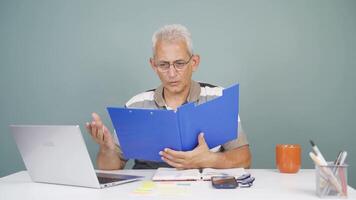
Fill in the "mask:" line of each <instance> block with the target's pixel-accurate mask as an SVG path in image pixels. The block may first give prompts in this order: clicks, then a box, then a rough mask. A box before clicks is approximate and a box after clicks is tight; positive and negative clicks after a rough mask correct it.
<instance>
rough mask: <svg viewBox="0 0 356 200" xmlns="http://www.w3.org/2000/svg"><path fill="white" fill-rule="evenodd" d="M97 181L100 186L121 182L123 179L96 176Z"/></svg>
mask: <svg viewBox="0 0 356 200" xmlns="http://www.w3.org/2000/svg"><path fill="white" fill-rule="evenodd" d="M98 180H99V183H100V184H105V183H112V182H117V181H121V180H123V179H121V178H110V177H102V176H98Z"/></svg>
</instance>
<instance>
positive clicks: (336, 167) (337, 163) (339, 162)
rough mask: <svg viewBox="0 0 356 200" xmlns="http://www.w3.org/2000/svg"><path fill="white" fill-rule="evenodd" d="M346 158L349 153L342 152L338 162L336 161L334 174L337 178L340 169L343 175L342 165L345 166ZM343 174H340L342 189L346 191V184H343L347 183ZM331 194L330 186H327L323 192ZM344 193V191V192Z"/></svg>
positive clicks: (337, 159)
mask: <svg viewBox="0 0 356 200" xmlns="http://www.w3.org/2000/svg"><path fill="white" fill-rule="evenodd" d="M346 156H347V152H346V151H340V153H339V155H338V156H337V158H336V160H335V161H334V166H333V170H332V172H333V174H334V175H335V177H338V169H339V171H341V172H342V173H343V170H342V167H341V165H343V164H344V162H345V160H346ZM342 176H343V174H340V178H341V187H342V189H343V190H344V184H343V182H345V181H344V180H343V179H342ZM329 192H330V186H329V185H328V186H326V187H325V188H324V190H323V194H327V193H329ZM343 192H344V191H343Z"/></svg>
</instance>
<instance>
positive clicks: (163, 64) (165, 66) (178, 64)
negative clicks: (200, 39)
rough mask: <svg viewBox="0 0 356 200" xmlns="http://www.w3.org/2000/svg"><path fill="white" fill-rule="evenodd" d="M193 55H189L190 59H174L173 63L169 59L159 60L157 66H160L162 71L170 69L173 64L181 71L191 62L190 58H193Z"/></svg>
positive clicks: (159, 68)
mask: <svg viewBox="0 0 356 200" xmlns="http://www.w3.org/2000/svg"><path fill="white" fill-rule="evenodd" d="M192 57H193V55H191V56H190V57H189V60H188V61H185V60H176V61H173V63H172V64H171V63H170V62H168V61H159V62H157V63H156V67H157V68H158V70H159V71H161V72H167V71H168V70H169V68H171V65H173V67H174V68H175V69H176V70H177V71H181V70H183V69H184V68H185V67H186V66H187V64H188V63H189V62H190V60H191V59H192Z"/></svg>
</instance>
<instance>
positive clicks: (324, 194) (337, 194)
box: [315, 162, 348, 198]
mask: <svg viewBox="0 0 356 200" xmlns="http://www.w3.org/2000/svg"><path fill="white" fill-rule="evenodd" d="M347 167H348V165H335V164H334V163H332V162H330V163H328V165H326V166H325V165H324V166H319V165H315V172H316V193H317V195H318V196H319V197H320V198H347Z"/></svg>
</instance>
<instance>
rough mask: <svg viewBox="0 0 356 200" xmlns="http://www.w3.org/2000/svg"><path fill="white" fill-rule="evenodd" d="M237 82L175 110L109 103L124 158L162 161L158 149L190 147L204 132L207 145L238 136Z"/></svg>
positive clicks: (217, 143) (195, 144) (218, 143)
mask: <svg viewBox="0 0 356 200" xmlns="http://www.w3.org/2000/svg"><path fill="white" fill-rule="evenodd" d="M238 104H239V85H238V84H236V85H234V86H231V87H230V88H227V89H224V90H223V95H222V96H220V97H217V98H215V99H213V100H210V101H208V102H206V103H203V104H200V105H195V104H194V103H187V104H184V105H182V106H180V107H179V108H178V109H177V111H174V110H153V109H138V108H115V107H108V108H107V110H108V112H109V115H110V118H111V121H112V123H113V125H114V128H115V132H116V134H117V137H118V138H119V141H120V145H121V148H122V150H123V153H124V157H125V158H126V159H142V160H152V161H162V160H161V157H160V155H159V151H162V150H163V149H164V148H171V149H173V150H177V151H189V150H192V149H194V148H195V147H196V146H197V144H198V135H199V133H200V132H204V137H205V141H206V142H207V144H208V146H209V148H213V147H216V146H218V145H221V144H224V143H226V142H228V141H230V140H233V139H236V138H237V128H238V127H237V126H238V121H237V120H238Z"/></svg>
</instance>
